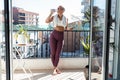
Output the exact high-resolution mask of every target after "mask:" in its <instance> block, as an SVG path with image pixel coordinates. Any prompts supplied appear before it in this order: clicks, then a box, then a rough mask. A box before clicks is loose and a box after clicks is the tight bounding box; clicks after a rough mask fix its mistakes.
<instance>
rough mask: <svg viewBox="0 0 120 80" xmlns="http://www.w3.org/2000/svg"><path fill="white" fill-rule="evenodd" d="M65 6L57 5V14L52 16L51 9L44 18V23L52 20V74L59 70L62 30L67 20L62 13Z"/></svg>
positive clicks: (65, 27)
mask: <svg viewBox="0 0 120 80" xmlns="http://www.w3.org/2000/svg"><path fill="white" fill-rule="evenodd" d="M64 11H65V8H64V7H63V6H59V7H58V9H57V14H56V15H54V16H52V15H53V13H54V12H55V11H54V10H51V13H50V14H49V16H48V17H47V19H46V23H50V22H53V27H54V30H53V32H52V33H51V35H50V50H51V60H52V64H53V66H54V71H53V74H54V75H55V74H60V73H61V71H60V70H59V69H58V62H59V57H60V53H61V49H62V46H63V38H64V30H66V29H67V25H68V21H67V19H66V17H65V16H64V15H63V13H64Z"/></svg>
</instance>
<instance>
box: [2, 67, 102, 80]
mask: <svg viewBox="0 0 120 80" xmlns="http://www.w3.org/2000/svg"><path fill="white" fill-rule="evenodd" d="M32 72H33V74H31V73H28V74H27V75H26V74H24V73H23V72H22V71H16V72H15V73H14V74H13V80H30V79H31V80H86V79H85V76H84V72H83V70H79V69H77V70H62V73H61V74H58V75H52V70H32ZM92 76H93V77H94V78H93V79H92V80H101V79H100V75H99V74H97V73H92ZM2 77H3V79H2V80H5V75H2ZM28 77H30V79H28Z"/></svg>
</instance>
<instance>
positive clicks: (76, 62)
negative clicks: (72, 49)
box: [2, 58, 88, 69]
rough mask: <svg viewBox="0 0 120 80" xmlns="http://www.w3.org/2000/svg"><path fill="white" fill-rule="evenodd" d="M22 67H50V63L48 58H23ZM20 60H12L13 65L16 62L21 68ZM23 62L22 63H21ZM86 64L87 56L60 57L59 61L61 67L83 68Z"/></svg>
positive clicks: (18, 67)
mask: <svg viewBox="0 0 120 80" xmlns="http://www.w3.org/2000/svg"><path fill="white" fill-rule="evenodd" d="M23 62H25V65H24V67H25V68H26V69H27V68H28V67H29V68H30V69H52V68H53V66H52V63H51V60H50V59H24V60H23ZM23 62H22V61H21V60H15V59H14V60H13V67H14V68H15V66H16V65H17V64H19V65H18V66H17V68H16V69H21V68H20V65H22V63H23ZM4 64H5V62H4V61H3V60H2V69H4V67H5V65H4ZM23 64H24V63H23ZM87 64H88V59H87V58H61V59H60V62H59V67H60V68H62V69H77V68H84V67H85V66H86V65H87Z"/></svg>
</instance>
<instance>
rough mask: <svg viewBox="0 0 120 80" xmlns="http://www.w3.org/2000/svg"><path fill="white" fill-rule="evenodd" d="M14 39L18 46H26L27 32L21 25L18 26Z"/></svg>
mask: <svg viewBox="0 0 120 80" xmlns="http://www.w3.org/2000/svg"><path fill="white" fill-rule="evenodd" d="M14 37H15V39H16V41H17V43H18V44H26V43H27V42H28V41H29V38H30V36H29V34H27V30H26V29H25V28H24V27H23V26H22V25H19V30H18V31H17V32H16V33H15V35H14Z"/></svg>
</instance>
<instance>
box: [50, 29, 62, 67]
mask: <svg viewBox="0 0 120 80" xmlns="http://www.w3.org/2000/svg"><path fill="white" fill-rule="evenodd" d="M63 35H64V32H59V31H56V30H53V32H52V33H51V35H50V52H51V60H52V64H53V66H54V67H57V65H58V62H59V58H60V53H61V49H62V45H63V37H64V36H63Z"/></svg>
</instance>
